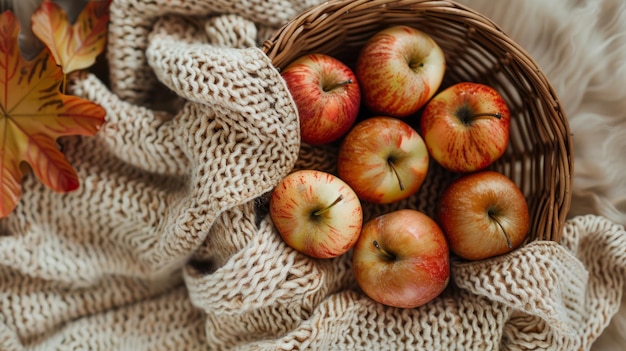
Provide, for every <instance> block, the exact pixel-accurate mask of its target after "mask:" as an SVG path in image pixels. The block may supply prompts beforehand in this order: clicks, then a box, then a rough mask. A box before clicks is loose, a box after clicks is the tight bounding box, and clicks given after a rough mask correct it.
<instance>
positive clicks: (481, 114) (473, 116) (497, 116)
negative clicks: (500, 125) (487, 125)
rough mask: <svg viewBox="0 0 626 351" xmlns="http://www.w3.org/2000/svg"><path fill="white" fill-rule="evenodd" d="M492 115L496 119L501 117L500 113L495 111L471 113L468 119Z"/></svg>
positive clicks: (472, 119) (484, 117)
mask: <svg viewBox="0 0 626 351" xmlns="http://www.w3.org/2000/svg"><path fill="white" fill-rule="evenodd" d="M493 117H495V118H497V119H502V114H501V113H499V112H496V113H477V114H475V115H471V116H470V117H469V120H470V121H474V120H477V119H487V118H493Z"/></svg>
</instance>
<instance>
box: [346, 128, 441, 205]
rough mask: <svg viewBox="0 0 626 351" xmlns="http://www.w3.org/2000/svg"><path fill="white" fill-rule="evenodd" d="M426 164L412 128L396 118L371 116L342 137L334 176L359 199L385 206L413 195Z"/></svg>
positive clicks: (421, 144)
mask: <svg viewBox="0 0 626 351" xmlns="http://www.w3.org/2000/svg"><path fill="white" fill-rule="evenodd" d="M428 162H429V155H428V150H427V149H426V144H425V143H424V140H423V139H422V137H421V136H420V135H419V134H418V133H417V131H415V129H413V128H412V127H411V126H410V125H408V124H407V123H405V122H404V121H401V120H400V119H398V118H394V117H387V116H375V117H370V118H367V119H365V120H363V121H361V122H359V123H357V124H356V125H355V126H354V127H353V128H352V130H350V131H349V132H348V134H347V135H346V136H345V137H344V139H343V140H342V143H341V145H340V146H339V155H338V158H337V173H338V175H339V177H340V178H341V179H343V180H344V181H345V182H346V183H348V185H350V187H352V189H354V191H355V192H356V194H357V195H358V196H359V198H360V199H361V200H363V201H368V202H372V203H378V204H385V203H391V202H395V201H399V200H402V199H405V198H407V197H409V196H411V195H413V194H414V193H416V192H417V190H419V188H420V187H421V185H422V183H423V182H424V179H425V178H426V173H427V172H428Z"/></svg>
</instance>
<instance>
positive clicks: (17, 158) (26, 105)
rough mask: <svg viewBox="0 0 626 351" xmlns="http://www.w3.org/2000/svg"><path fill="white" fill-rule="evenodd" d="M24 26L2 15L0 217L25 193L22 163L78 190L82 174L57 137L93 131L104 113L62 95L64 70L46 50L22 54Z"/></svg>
mask: <svg viewBox="0 0 626 351" xmlns="http://www.w3.org/2000/svg"><path fill="white" fill-rule="evenodd" d="M19 28H20V27H19V23H18V21H17V19H16V17H15V15H13V13H12V12H10V11H5V12H3V13H1V14H0V218H2V217H6V216H7V215H9V213H10V212H12V211H13V209H14V208H15V206H16V205H17V202H18V201H19V198H20V196H21V180H22V177H23V173H22V170H21V169H20V163H21V162H26V163H28V164H29V165H30V166H31V168H32V169H33V171H34V173H35V174H36V175H37V178H39V179H40V180H41V182H42V183H44V184H45V185H46V186H47V187H49V188H50V189H52V190H54V191H56V192H68V191H71V190H74V189H76V188H77V187H78V185H79V183H78V176H77V174H76V171H75V170H74V169H73V168H72V166H71V165H70V164H69V163H68V162H67V160H66V159H65V157H64V155H63V153H61V151H59V148H58V146H57V143H56V139H57V138H59V137H61V136H67V135H94V134H95V133H96V132H97V131H98V130H99V129H100V126H101V125H102V123H103V122H104V116H105V110H104V109H103V108H102V107H100V106H98V105H96V104H94V103H93V102H91V101H88V100H83V99H81V98H79V97H76V96H69V95H64V94H61V92H60V90H59V87H60V85H61V83H62V81H63V72H62V71H61V69H60V68H59V66H57V65H56V64H55V62H54V60H53V58H52V56H51V55H50V52H49V51H48V50H47V49H46V50H43V51H42V52H41V53H40V54H39V55H38V56H37V57H35V58H34V59H33V60H31V61H26V60H25V59H24V58H23V57H22V55H21V53H20V51H19V47H18V41H17V36H18V33H19Z"/></svg>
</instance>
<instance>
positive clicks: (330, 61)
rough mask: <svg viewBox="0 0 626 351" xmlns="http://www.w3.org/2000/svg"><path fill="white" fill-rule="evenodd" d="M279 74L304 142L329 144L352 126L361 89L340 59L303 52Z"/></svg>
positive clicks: (357, 108) (357, 111)
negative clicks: (290, 98) (295, 111)
mask: <svg viewBox="0 0 626 351" xmlns="http://www.w3.org/2000/svg"><path fill="white" fill-rule="evenodd" d="M282 77H283V79H284V80H285V82H286V83H287V88H288V90H289V92H290V94H291V96H292V98H293V100H294V103H295V104H296V107H297V109H298V116H299V118H300V138H301V139H302V141H303V142H305V143H308V144H311V145H321V144H328V143H331V142H333V141H335V140H337V139H339V138H340V137H342V136H343V135H344V134H345V133H346V132H347V131H348V130H349V129H350V127H352V125H353V124H354V122H355V120H356V117H357V115H358V113H359V107H360V103H361V89H360V87H359V84H358V82H357V78H356V76H355V75H354V73H353V72H352V70H351V69H350V68H349V67H348V66H346V65H345V64H344V63H343V62H341V61H339V60H338V59H336V58H334V57H332V56H328V55H324V54H309V55H304V56H301V57H299V58H298V59H296V60H295V61H293V62H291V63H290V64H289V65H288V66H287V67H286V68H285V69H284V70H283V71H282Z"/></svg>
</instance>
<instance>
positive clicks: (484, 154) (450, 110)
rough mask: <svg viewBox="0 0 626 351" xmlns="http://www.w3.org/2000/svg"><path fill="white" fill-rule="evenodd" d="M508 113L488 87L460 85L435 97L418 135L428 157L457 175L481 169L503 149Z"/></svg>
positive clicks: (482, 85) (425, 109) (471, 83)
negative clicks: (420, 135) (420, 136)
mask: <svg viewBox="0 0 626 351" xmlns="http://www.w3.org/2000/svg"><path fill="white" fill-rule="evenodd" d="M510 119H511V117H510V112H509V108H508V106H507V104H506V102H505V101H504V98H502V96H501V95H500V94H499V93H498V92H497V91H496V90H495V89H493V88H492V87H490V86H488V85H484V84H479V83H473V82H461V83H458V84H455V85H453V86H450V87H448V88H447V89H445V90H443V91H441V92H440V93H438V94H437V95H435V96H434V97H433V98H432V99H431V100H430V101H429V102H428V104H427V105H426V107H425V108H424V111H423V112H422V117H421V122H420V124H421V127H420V128H421V132H422V135H423V137H424V141H425V142H426V146H427V147H428V152H429V153H430V155H431V156H432V158H433V159H434V160H435V161H437V163H439V164H440V165H441V166H442V167H443V168H445V169H447V170H449V171H453V172H459V173H468V172H474V171H478V170H482V169H485V168H486V167H488V166H489V165H491V164H492V163H493V162H495V161H496V160H497V159H499V158H500V157H501V156H502V155H503V154H504V151H505V150H506V147H507V144H508V142H509V130H510Z"/></svg>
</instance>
